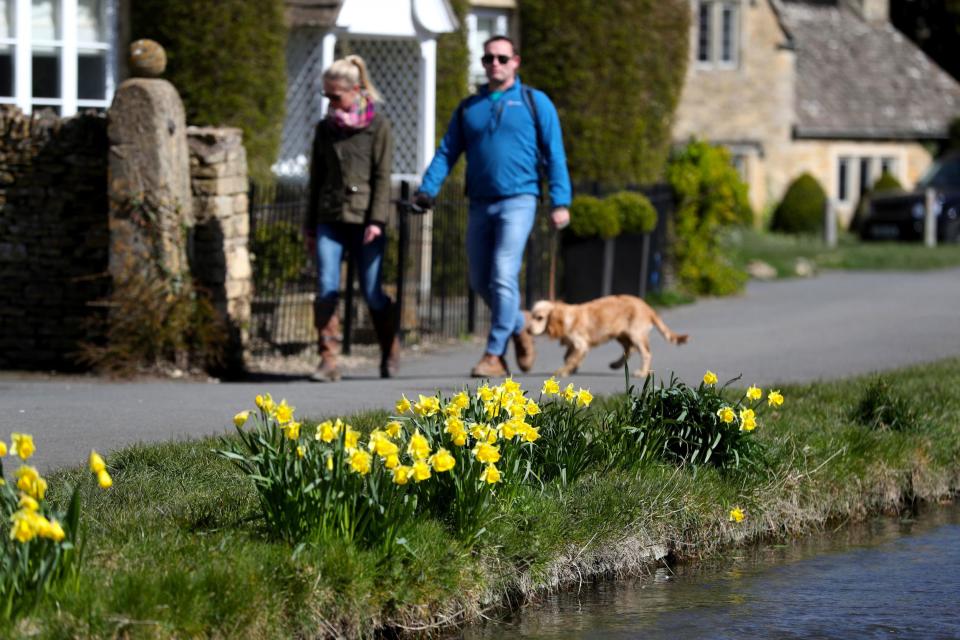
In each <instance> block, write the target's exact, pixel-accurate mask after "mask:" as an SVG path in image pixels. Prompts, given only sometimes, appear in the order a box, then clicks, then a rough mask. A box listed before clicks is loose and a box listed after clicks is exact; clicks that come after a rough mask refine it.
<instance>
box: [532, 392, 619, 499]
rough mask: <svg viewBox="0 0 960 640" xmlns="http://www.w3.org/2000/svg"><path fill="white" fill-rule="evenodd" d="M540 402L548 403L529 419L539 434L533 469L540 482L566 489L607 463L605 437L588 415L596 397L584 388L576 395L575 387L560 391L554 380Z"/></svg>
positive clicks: (542, 394) (533, 457) (534, 449)
mask: <svg viewBox="0 0 960 640" xmlns="http://www.w3.org/2000/svg"><path fill="white" fill-rule="evenodd" d="M540 398H541V399H544V398H547V399H548V401H546V402H543V403H542V404H540V412H539V413H536V414H534V415H532V416H531V417H530V422H531V424H532V425H533V426H534V427H535V428H536V429H537V430H538V431H539V433H540V440H538V443H539V444H538V445H537V446H536V447H534V448H532V449H531V450H530V460H531V463H532V467H533V469H534V470H535V473H536V474H537V475H538V476H539V478H540V480H541V481H543V482H552V481H556V482H559V483H560V484H561V485H562V486H566V485H568V484H570V483H572V482H574V481H576V479H577V478H579V477H580V476H581V475H582V474H583V473H584V472H585V471H587V469H589V468H590V467H592V466H593V465H594V464H596V463H598V462H603V461H604V460H605V454H606V448H605V442H604V440H603V437H602V434H601V433H600V432H599V431H598V430H597V423H596V421H595V420H593V419H591V417H590V416H589V415H588V414H587V413H586V409H587V408H588V407H589V406H590V403H591V402H593V395H592V394H591V393H590V392H589V391H587V390H586V389H583V388H581V389H579V390H577V391H574V389H573V384H568V385H567V386H566V388H565V389H563V390H562V391H561V390H560V385H559V384H558V383H557V381H556V380H554V379H553V378H552V377H551V378H549V379H548V380H546V381H544V383H543V388H542V389H541V391H540ZM550 398H553V400H552V401H551V400H549V399H550Z"/></svg>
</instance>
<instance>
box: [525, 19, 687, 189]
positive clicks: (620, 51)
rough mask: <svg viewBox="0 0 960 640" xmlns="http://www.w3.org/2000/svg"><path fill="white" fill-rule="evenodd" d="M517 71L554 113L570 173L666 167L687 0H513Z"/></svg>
mask: <svg viewBox="0 0 960 640" xmlns="http://www.w3.org/2000/svg"><path fill="white" fill-rule="evenodd" d="M518 8H519V14H520V30H521V38H520V42H521V45H520V49H521V55H522V65H521V67H520V74H521V77H522V78H523V81H524V82H525V83H528V84H530V85H532V86H534V87H537V88H538V89H542V90H543V91H546V92H547V93H548V94H549V96H550V98H551V99H552V100H553V102H554V104H556V106H557V110H558V111H559V113H560V121H561V123H562V126H563V131H564V141H565V143H566V150H567V157H568V161H569V168H570V174H571V177H572V178H573V179H574V181H584V180H596V181H599V182H602V183H604V184H610V185H626V184H630V183H638V184H646V183H650V182H655V181H657V180H658V179H661V178H662V176H663V168H664V164H665V161H666V159H667V156H668V154H669V149H670V142H671V125H672V121H673V114H674V110H675V109H676V106H677V101H678V100H679V97H680V90H681V88H682V86H683V79H684V74H685V72H686V66H687V58H688V55H689V49H688V46H689V45H688V42H689V34H688V27H689V22H690V4H689V2H687V1H686V0H633V1H631V2H596V1H594V0H520V1H519V2H518Z"/></svg>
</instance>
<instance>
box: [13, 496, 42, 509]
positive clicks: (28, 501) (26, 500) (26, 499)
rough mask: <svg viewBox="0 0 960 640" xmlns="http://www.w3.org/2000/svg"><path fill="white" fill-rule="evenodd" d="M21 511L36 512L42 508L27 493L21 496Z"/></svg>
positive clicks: (18, 504) (19, 504)
mask: <svg viewBox="0 0 960 640" xmlns="http://www.w3.org/2000/svg"><path fill="white" fill-rule="evenodd" d="M17 506H19V507H20V508H21V509H26V510H27V511H36V510H37V509H39V508H40V503H39V502H37V501H36V500H34V499H33V498H31V497H30V496H28V495H27V494H25V493H21V494H20V502H19V503H17Z"/></svg>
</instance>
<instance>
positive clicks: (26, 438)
mask: <svg viewBox="0 0 960 640" xmlns="http://www.w3.org/2000/svg"><path fill="white" fill-rule="evenodd" d="M10 440H11V441H12V443H13V446H11V447H10V452H11V453H13V455H16V456H20V459H21V460H26V459H27V458H29V457H30V456H32V455H33V452H34V451H36V450H37V447H36V446H34V444H33V436H31V435H29V434H26V433H13V434H11V435H10Z"/></svg>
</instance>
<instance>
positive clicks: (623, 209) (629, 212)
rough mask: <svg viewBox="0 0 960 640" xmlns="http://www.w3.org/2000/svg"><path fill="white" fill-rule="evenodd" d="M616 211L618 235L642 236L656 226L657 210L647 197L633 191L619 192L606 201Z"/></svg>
mask: <svg viewBox="0 0 960 640" xmlns="http://www.w3.org/2000/svg"><path fill="white" fill-rule="evenodd" d="M606 201H607V202H608V203H610V204H611V205H612V206H613V207H615V208H616V209H617V217H618V218H619V219H620V233H632V234H636V235H642V234H645V233H650V232H651V231H653V230H654V229H655V228H656V226H657V210H656V209H655V208H654V207H653V204H651V203H650V200H649V199H648V198H647V196H645V195H643V194H642V193H636V192H635V191H620V192H618V193H615V194H613V195H612V196H610V197H608V198H607V199H606Z"/></svg>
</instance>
